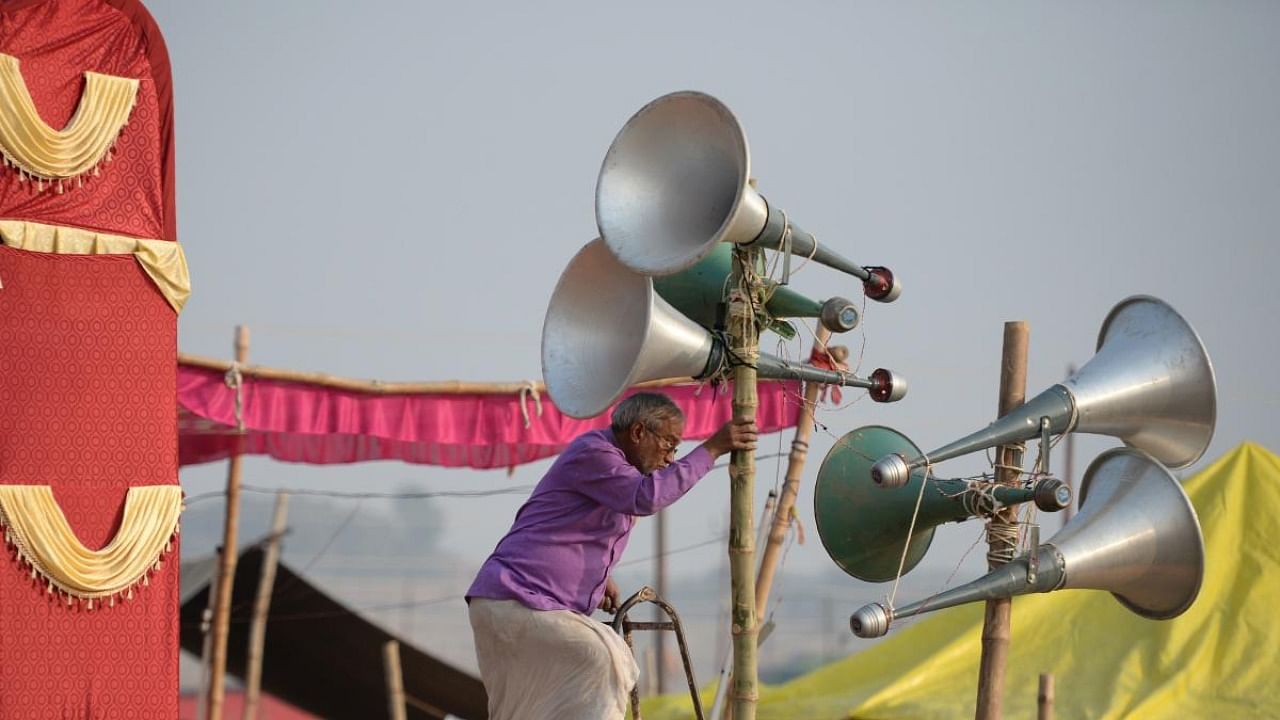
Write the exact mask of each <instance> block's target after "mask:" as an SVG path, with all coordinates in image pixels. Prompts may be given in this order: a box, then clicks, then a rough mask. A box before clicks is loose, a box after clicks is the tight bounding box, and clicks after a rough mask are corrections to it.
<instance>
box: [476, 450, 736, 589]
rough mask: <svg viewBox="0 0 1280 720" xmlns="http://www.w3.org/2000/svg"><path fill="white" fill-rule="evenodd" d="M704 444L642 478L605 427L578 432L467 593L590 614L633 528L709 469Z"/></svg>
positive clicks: (526, 503)
mask: <svg viewBox="0 0 1280 720" xmlns="http://www.w3.org/2000/svg"><path fill="white" fill-rule="evenodd" d="M711 464H712V457H711V453H709V452H707V450H706V448H704V447H702V446H698V448H697V449H696V450H694V451H693V452H691V453H689V454H688V455H686V456H684V457H683V458H681V459H679V460H677V461H675V462H673V463H671V464H670V465H668V466H667V467H665V468H662V469H660V470H655V471H653V472H651V473H649V474H648V475H644V474H641V472H640V471H639V470H638V469H637V468H636V467H635V466H634V465H632V464H631V463H629V462H627V458H626V456H625V455H624V454H623V452H622V449H621V448H619V447H618V445H617V442H616V441H615V440H614V437H613V431H612V430H609V429H607V428H606V429H604V430H593V431H591V432H589V433H586V434H584V435H580V436H578V437H577V438H576V439H575V440H574V441H573V442H572V443H570V444H569V447H567V448H565V451H564V452H563V453H561V454H560V457H559V458H557V459H556V462H555V464H554V465H552V466H551V469H550V470H548V471H547V474H546V475H544V476H543V477H542V480H541V481H539V482H538V485H537V487H535V488H534V489H533V494H531V495H530V496H529V499H528V500H526V501H525V503H524V505H523V506H522V507H521V508H520V511H519V512H517V513H516V520H515V523H514V524H512V526H511V530H510V531H509V532H507V534H506V536H505V537H503V538H502V540H501V541H499V542H498V547H497V548H495V549H494V551H493V554H492V555H490V556H489V559H488V560H486V561H485V563H484V565H482V566H481V567H480V572H479V573H478V574H477V575H476V579H475V581H474V582H472V583H471V589H470V590H468V591H467V598H473V597H480V598H492V599H496V600H516V601H519V602H520V603H521V604H523V605H525V606H526V607H529V608H532V609H534V610H575V611H577V612H580V613H582V614H584V615H590V614H591V612H592V611H593V610H595V609H596V607H597V606H599V604H600V599H601V598H602V597H603V596H604V587H605V580H606V579H608V577H609V573H610V572H611V571H612V570H613V566H614V565H616V564H617V562H618V558H620V557H622V551H623V550H625V549H626V547H627V538H628V537H630V535H631V528H632V527H633V526H635V523H636V519H635V516H637V515H652V514H654V513H656V512H658V511H659V510H661V509H662V508H664V507H666V506H668V505H670V504H671V503H673V502H675V501H676V500H679V499H680V498H681V497H682V496H683V495H684V494H685V493H687V492H689V489H690V488H692V487H693V486H694V484H695V483H697V482H698V480H701V479H702V477H703V476H704V475H706V474H707V472H708V471H710V470H711Z"/></svg>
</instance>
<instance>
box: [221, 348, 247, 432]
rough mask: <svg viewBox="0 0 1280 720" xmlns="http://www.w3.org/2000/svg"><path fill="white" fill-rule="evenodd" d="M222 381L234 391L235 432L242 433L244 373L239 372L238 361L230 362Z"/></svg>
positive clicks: (243, 427)
mask: <svg viewBox="0 0 1280 720" xmlns="http://www.w3.org/2000/svg"><path fill="white" fill-rule="evenodd" d="M222 381H223V382H224V383H226V385H227V387H229V388H231V389H233V390H235V391H236V432H238V433H243V432H244V431H245V425H244V375H243V374H241V372H240V363H238V362H232V363H231V367H230V368H229V369H228V370H227V374H226V375H224V376H223V378H222Z"/></svg>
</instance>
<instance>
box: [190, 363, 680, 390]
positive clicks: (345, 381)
mask: <svg viewBox="0 0 1280 720" xmlns="http://www.w3.org/2000/svg"><path fill="white" fill-rule="evenodd" d="M178 364H179V365H187V366H190V367H196V368H203V369H205V370H216V371H218V372H227V371H228V370H230V369H231V366H232V363H231V362H229V361H227V360H219V359H217V358H207V357H202V356H200V355H190V354H187V353H178ZM240 374H241V375H242V376H244V377H253V378H258V379H261V380H278V381H280V382H293V383H305V384H308V385H319V386H321V387H327V388H333V389H335V390H350V391H352V392H359V393H366V394H369V395H429V394H434V395H512V394H517V393H520V392H522V391H536V392H539V393H542V392H546V389H547V387H546V385H545V384H543V383H542V382H533V381H526V382H501V383H482V382H467V381H463V380H442V381H439V382H391V381H387V380H358V379H354V378H344V377H338V376H336V375H329V374H327V373H321V372H309V371H303V370H287V369H282V368H273V367H266V366H262V365H244V364H241V366H240ZM696 384H697V383H695V382H694V381H693V380H691V379H690V378H668V379H665V380H649V381H647V382H643V383H639V384H637V385H635V387H639V388H652V387H671V386H674V385H696Z"/></svg>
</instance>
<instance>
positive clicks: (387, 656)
mask: <svg viewBox="0 0 1280 720" xmlns="http://www.w3.org/2000/svg"><path fill="white" fill-rule="evenodd" d="M382 669H383V671H384V672H385V673H386V675H387V717H388V718H390V720H405V710H404V700H405V697H404V676H403V675H401V672H400V643H398V642H396V641H395V640H388V641H387V642H386V643H384V644H383V646H382Z"/></svg>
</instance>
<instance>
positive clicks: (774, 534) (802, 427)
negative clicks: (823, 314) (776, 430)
mask: <svg viewBox="0 0 1280 720" xmlns="http://www.w3.org/2000/svg"><path fill="white" fill-rule="evenodd" d="M830 338H831V331H830V330H828V329H826V328H825V327H823V326H822V325H821V324H819V325H818V331H817V333H816V334H815V337H814V347H815V348H816V349H819V350H820V349H823V348H825V347H826V345H827V340H829V339H830ZM821 390H822V385H821V384H820V383H807V384H806V385H805V386H804V407H802V408H800V417H799V418H798V419H797V420H796V435H795V439H794V440H792V441H791V454H790V455H788V456H787V479H786V481H785V482H784V483H783V485H782V497H780V498H778V507H777V510H776V511H775V512H774V516H773V525H772V527H771V528H770V530H769V540H768V542H767V543H766V544H765V547H764V552H763V553H762V554H761V556H760V574H759V575H758V576H757V578H756V617H757V618H763V617H764V616H765V611H766V610H767V609H768V606H769V591H770V590H771V589H772V588H773V575H774V573H775V572H776V571H777V569H778V558H779V557H780V556H781V555H782V543H783V541H784V540H786V538H787V529H788V528H790V527H791V511H792V510H793V509H794V508H795V505H796V494H797V493H799V492H800V478H801V476H802V475H804V463H805V459H806V458H807V457H808V455H809V437H810V436H811V435H812V434H813V411H814V408H815V407H816V406H817V404H818V393H819V392H820V391H821Z"/></svg>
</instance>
